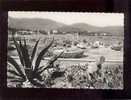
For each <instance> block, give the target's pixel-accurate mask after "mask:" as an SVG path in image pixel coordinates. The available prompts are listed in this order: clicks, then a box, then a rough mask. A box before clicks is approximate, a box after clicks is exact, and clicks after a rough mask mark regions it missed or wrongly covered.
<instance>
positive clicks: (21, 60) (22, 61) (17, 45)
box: [12, 36, 24, 66]
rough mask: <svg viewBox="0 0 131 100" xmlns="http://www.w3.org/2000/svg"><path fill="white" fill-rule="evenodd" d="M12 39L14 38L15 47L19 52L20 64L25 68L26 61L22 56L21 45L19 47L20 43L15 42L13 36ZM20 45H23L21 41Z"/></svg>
mask: <svg viewBox="0 0 131 100" xmlns="http://www.w3.org/2000/svg"><path fill="white" fill-rule="evenodd" d="M12 38H13V41H14V44H15V46H16V49H17V52H18V56H19V59H20V62H21V64H22V65H23V66H24V59H23V56H22V52H21V49H20V45H19V44H18V42H17V41H16V40H15V38H14V36H13V37H12ZM20 43H21V40H20Z"/></svg>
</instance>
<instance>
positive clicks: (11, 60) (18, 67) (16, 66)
mask: <svg viewBox="0 0 131 100" xmlns="http://www.w3.org/2000/svg"><path fill="white" fill-rule="evenodd" d="M7 61H8V62H9V63H10V64H12V65H13V66H14V68H15V69H16V70H17V71H18V72H19V73H20V75H21V76H22V77H23V78H24V79H26V76H25V75H24V72H23V71H22V70H21V68H20V66H19V65H18V64H17V62H16V61H15V60H14V59H13V58H12V57H10V56H9V55H8V59H7Z"/></svg>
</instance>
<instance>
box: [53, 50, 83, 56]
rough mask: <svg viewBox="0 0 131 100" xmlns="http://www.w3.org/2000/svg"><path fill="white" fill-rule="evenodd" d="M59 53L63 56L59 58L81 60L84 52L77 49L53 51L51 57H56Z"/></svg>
mask: <svg viewBox="0 0 131 100" xmlns="http://www.w3.org/2000/svg"><path fill="white" fill-rule="evenodd" d="M61 52H63V54H62V55H61V56H60V58H81V57H83V54H84V50H81V49H78V48H77V49H72V48H68V49H59V50H53V55H58V54H60V53H61Z"/></svg>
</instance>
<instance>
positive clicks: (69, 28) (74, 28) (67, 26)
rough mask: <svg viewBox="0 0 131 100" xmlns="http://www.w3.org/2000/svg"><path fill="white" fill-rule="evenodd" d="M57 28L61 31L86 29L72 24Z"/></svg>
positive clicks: (81, 30)
mask: <svg viewBox="0 0 131 100" xmlns="http://www.w3.org/2000/svg"><path fill="white" fill-rule="evenodd" d="M57 30H58V31H60V32H83V31H84V29H82V28H77V27H74V26H70V25H65V26H62V27H59V28H57Z"/></svg>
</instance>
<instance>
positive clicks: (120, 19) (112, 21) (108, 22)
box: [8, 11, 124, 27]
mask: <svg viewBox="0 0 131 100" xmlns="http://www.w3.org/2000/svg"><path fill="white" fill-rule="evenodd" d="M8 15H9V16H10V17H13V18H44V19H45V18H46V19H51V20H54V21H57V22H61V23H64V24H67V25H71V24H74V23H86V24H90V25H95V26H100V27H104V26H124V14H123V13H88V12H36V11H35V12H31V11H9V13H8Z"/></svg>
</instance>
